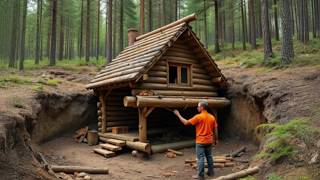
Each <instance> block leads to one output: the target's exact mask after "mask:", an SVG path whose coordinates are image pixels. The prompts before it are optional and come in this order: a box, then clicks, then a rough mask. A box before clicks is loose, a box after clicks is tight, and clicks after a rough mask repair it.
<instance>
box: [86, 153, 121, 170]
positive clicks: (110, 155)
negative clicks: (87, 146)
mask: <svg viewBox="0 0 320 180" xmlns="http://www.w3.org/2000/svg"><path fill="white" fill-rule="evenodd" d="M93 152H94V153H97V154H100V155H102V156H104V157H105V158H109V157H114V156H115V155H116V153H114V152H113V151H108V150H105V149H98V148H96V149H93ZM80 172H82V171H80Z"/></svg>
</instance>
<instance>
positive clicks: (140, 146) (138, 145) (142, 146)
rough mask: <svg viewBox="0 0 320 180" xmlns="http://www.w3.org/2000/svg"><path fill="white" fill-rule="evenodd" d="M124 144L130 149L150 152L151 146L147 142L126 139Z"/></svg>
mask: <svg viewBox="0 0 320 180" xmlns="http://www.w3.org/2000/svg"><path fill="white" fill-rule="evenodd" d="M126 146H127V147H128V148H130V149H134V150H137V151H142V152H146V153H148V154H151V146H150V144H149V143H143V142H131V141H126Z"/></svg>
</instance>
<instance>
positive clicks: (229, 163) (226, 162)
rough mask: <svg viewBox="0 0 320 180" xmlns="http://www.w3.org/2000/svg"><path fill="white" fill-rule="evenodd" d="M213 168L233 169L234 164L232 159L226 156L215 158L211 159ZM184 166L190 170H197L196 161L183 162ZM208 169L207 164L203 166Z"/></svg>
mask: <svg viewBox="0 0 320 180" xmlns="http://www.w3.org/2000/svg"><path fill="white" fill-rule="evenodd" d="M213 162H214V163H213V167H214V168H223V167H233V166H234V165H235V163H234V162H233V157H226V156H215V157H213ZM185 164H186V165H189V166H191V167H192V168H197V160H195V159H194V160H185ZM205 167H208V164H207V163H206V164H205Z"/></svg>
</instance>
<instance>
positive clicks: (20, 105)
mask: <svg viewBox="0 0 320 180" xmlns="http://www.w3.org/2000/svg"><path fill="white" fill-rule="evenodd" d="M10 101H11V104H12V105H13V106H14V107H16V108H25V106H24V103H23V101H22V99H20V98H18V97H13V98H12V99H11V100H10Z"/></svg>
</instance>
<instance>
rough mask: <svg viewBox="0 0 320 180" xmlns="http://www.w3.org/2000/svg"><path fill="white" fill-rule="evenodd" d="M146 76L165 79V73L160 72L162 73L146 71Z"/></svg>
mask: <svg viewBox="0 0 320 180" xmlns="http://www.w3.org/2000/svg"><path fill="white" fill-rule="evenodd" d="M148 75H149V76H150V77H152V76H153V77H165V78H167V72H162V71H152V70H150V71H148Z"/></svg>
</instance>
